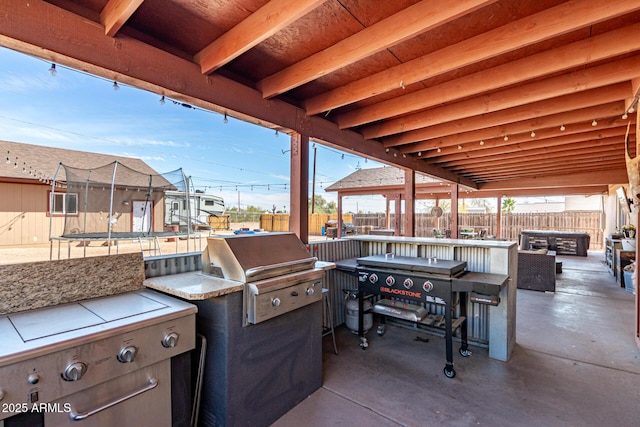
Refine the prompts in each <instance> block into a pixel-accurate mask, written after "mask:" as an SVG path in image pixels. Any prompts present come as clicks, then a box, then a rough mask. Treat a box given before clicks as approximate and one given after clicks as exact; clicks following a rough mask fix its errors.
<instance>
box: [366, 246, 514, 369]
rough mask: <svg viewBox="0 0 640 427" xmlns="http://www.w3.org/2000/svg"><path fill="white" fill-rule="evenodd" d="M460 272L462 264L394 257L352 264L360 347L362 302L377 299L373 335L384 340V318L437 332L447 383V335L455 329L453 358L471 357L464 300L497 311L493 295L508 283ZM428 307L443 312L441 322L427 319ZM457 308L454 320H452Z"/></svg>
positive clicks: (502, 278)
mask: <svg viewBox="0 0 640 427" xmlns="http://www.w3.org/2000/svg"><path fill="white" fill-rule="evenodd" d="M466 266H467V263H466V262H465V261H454V260H443V259H437V258H421V257H404V256H398V257H396V256H394V255H393V254H385V255H372V256H368V257H363V258H358V259H357V267H356V273H357V276H358V297H359V311H358V336H359V338H360V347H361V348H363V349H366V348H367V347H368V342H367V339H366V337H365V335H364V330H363V318H364V300H365V299H366V298H369V297H371V296H379V297H381V299H379V300H378V301H376V302H375V304H374V305H373V312H374V313H377V314H379V315H381V326H380V327H379V328H378V334H379V335H382V334H384V323H385V317H386V316H390V317H394V318H400V319H403V320H406V321H410V322H413V323H415V324H416V325H418V326H427V327H436V328H441V330H442V329H443V330H444V335H445V346H446V365H445V368H444V374H445V375H446V376H447V377H449V378H453V377H454V376H455V370H454V368H453V332H454V331H455V330H457V329H458V328H459V329H460V339H461V347H460V349H459V353H460V355H461V356H463V357H468V356H470V355H471V352H470V351H469V349H468V344H467V322H466V319H467V298H470V299H471V300H472V301H474V302H478V303H481V304H491V305H497V304H499V298H498V294H499V293H500V290H501V289H502V287H503V286H504V285H505V284H506V282H507V280H508V276H506V275H500V274H489V273H476V272H467V271H466ZM433 305H435V306H443V307H444V316H441V315H436V316H433V314H432V313H429V312H428V310H427V309H426V307H429V306H433ZM457 305H459V315H458V317H457V318H455V317H454V310H455V308H456V306H457ZM442 317H444V318H443V319H442ZM443 321H444V322H443Z"/></svg>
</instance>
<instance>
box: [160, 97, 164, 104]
mask: <svg viewBox="0 0 640 427" xmlns="http://www.w3.org/2000/svg"><path fill="white" fill-rule="evenodd" d="M160 105H164V95H162V96H161V97H160Z"/></svg>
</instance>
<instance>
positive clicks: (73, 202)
mask: <svg viewBox="0 0 640 427" xmlns="http://www.w3.org/2000/svg"><path fill="white" fill-rule="evenodd" d="M50 200H52V201H53V206H50V208H49V212H50V213H51V214H52V215H68V214H72V215H77V214H78V195H77V194H75V193H53V196H52V197H51V199H50Z"/></svg>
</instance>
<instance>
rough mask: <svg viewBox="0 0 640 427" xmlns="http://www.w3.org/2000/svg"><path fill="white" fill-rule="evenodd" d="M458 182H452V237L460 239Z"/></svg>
mask: <svg viewBox="0 0 640 427" xmlns="http://www.w3.org/2000/svg"><path fill="white" fill-rule="evenodd" d="M458 191H459V187H458V184H451V237H452V238H454V239H458V238H459V237H460V236H458Z"/></svg>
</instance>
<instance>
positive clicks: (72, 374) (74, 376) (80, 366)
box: [62, 362, 87, 381]
mask: <svg viewBox="0 0 640 427" xmlns="http://www.w3.org/2000/svg"><path fill="white" fill-rule="evenodd" d="M85 372H87V365H85V364H84V363H82V362H74V363H71V364H69V365H67V367H66V368H65V369H64V372H62V379H63V380H65V381H78V380H79V379H80V378H82V376H83V375H84V374H85Z"/></svg>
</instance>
